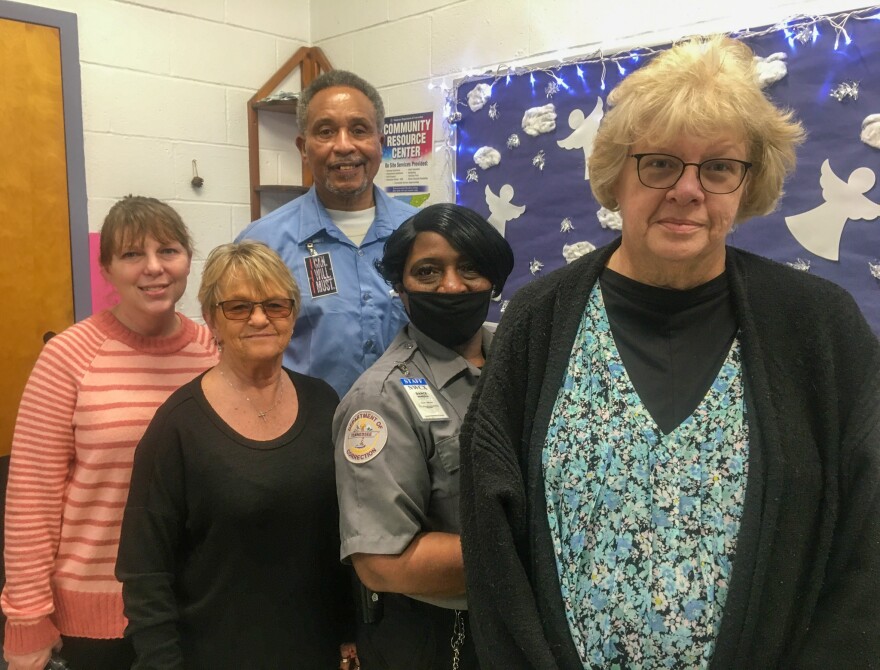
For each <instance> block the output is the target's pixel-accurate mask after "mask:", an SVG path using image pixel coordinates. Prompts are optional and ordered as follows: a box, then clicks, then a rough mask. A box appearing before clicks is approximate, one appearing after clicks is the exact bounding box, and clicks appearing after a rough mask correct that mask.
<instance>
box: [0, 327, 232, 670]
mask: <svg viewBox="0 0 880 670" xmlns="http://www.w3.org/2000/svg"><path fill="white" fill-rule="evenodd" d="M180 319H181V321H182V324H183V327H182V328H181V329H180V330H179V331H178V332H177V334H175V335H173V336H172V337H168V338H155V337H144V336H142V335H138V334H137V333H134V332H132V331H130V330H128V329H127V328H126V327H125V326H123V325H122V324H121V323H120V322H119V321H118V320H117V319H116V317H114V316H113V315H112V314H111V313H110V312H101V313H100V314H97V315H95V316H92V317H90V318H88V319H86V320H85V321H82V322H81V323H78V324H76V325H74V326H72V327H71V328H68V329H67V330H65V331H64V332H63V333H61V334H60V335H58V336H57V337H55V338H53V339H52V340H50V341H49V342H48V343H47V344H46V346H45V347H44V348H43V351H42V352H41V354H40V357H39V358H38V360H37V363H36V365H35V366H34V370H33V372H32V373H31V376H30V378H29V379H28V382H27V385H26V387H25V390H24V394H23V395H22V398H21V405H20V406H19V409H18V418H17V419H16V423H15V433H14V435H13V438H12V459H11V461H10V467H9V484H8V488H7V495H6V548H5V560H6V586H5V588H4V589H3V595H2V598H0V604H2V607H3V612H4V613H5V614H6V616H7V618H8V620H7V623H6V642H5V645H4V647H5V650H6V651H7V652H9V653H13V654H24V653H29V652H32V651H36V650H38V649H43V648H45V647H48V646H49V645H51V644H53V642H55V641H56V640H57V639H58V635H59V633H61V634H64V635H71V636H75V637H87V638H99V639H108V638H119V637H122V633H123V630H124V628H125V625H126V620H125V617H124V616H123V614H122V585H121V584H120V583H119V582H118V581H117V580H116V578H115V577H114V575H113V570H114V567H115V563H116V552H117V548H118V546H119V527H120V524H121V522H122V512H123V509H124V508H125V501H126V498H127V497H128V485H129V479H130V477H131V464H132V458H133V457H134V449H135V446H136V445H137V443H138V441H139V440H140V438H141V436H142V435H143V434H144V431H145V430H146V427H147V424H148V423H149V422H150V420H151V419H152V418H153V414H154V413H155V411H156V409H157V408H158V407H159V405H161V404H162V403H163V402H165V400H166V399H167V398H168V396H169V395H170V394H171V393H172V392H173V391H174V390H175V389H177V388H178V387H179V386H181V385H182V384H184V383H186V382H188V381H190V380H191V379H193V378H194V377H195V376H196V375H197V374H199V373H200V372H202V371H203V370H206V369H208V368H209V367H211V366H212V365H214V364H215V363H216V362H217V350H216V347H215V345H214V342H213V340H212V338H211V334H210V332H209V331H208V329H207V328H205V327H204V326H199V325H197V324H196V323H194V322H193V321H190V320H189V319H187V318H186V317H184V316H182V315H180Z"/></svg>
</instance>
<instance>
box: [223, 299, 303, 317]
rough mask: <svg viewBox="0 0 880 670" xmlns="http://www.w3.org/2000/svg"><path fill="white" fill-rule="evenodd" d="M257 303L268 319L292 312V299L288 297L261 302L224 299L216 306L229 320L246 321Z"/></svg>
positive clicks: (286, 315)
mask: <svg viewBox="0 0 880 670" xmlns="http://www.w3.org/2000/svg"><path fill="white" fill-rule="evenodd" d="M257 305H259V306H260V307H261V308H262V309H263V314H265V315H266V318H269V319H284V318H286V317H288V316H290V313H291V312H293V305H294V301H293V300H292V299H290V298H269V299H267V300H263V301H261V302H254V301H253V300H224V301H223V302H218V303H217V307H219V308H220V309H222V310H223V316H225V317H226V318H227V319H230V320H231V321H247V320H248V319H250V318H251V314H253V313H254V308H255V307H257Z"/></svg>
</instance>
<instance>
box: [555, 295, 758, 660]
mask: <svg viewBox="0 0 880 670" xmlns="http://www.w3.org/2000/svg"><path fill="white" fill-rule="evenodd" d="M741 368H742V366H741V360H740V348H739V341H738V340H735V341H734V343H733V346H732V347H731V349H730V352H729V354H728V356H727V359H726V360H725V362H724V364H723V365H722V366H721V370H720V371H719V373H718V376H717V377H716V379H715V382H714V383H713V384H712V387H711V388H710V389H709V391H708V393H707V394H706V396H705V398H704V399H703V401H702V402H701V403H700V405H699V406H698V407H697V409H696V410H695V411H694V413H693V414H692V415H691V416H690V417H688V418H687V419H686V420H685V421H684V422H683V423H682V424H681V425H680V426H678V427H677V428H676V429H675V430H674V431H672V432H671V433H669V434H667V435H664V434H663V433H662V432H661V430H660V429H659V428H658V427H657V425H656V424H655V423H654V420H653V419H652V418H651V416H650V414H649V413H648V412H647V411H646V410H645V408H644V406H643V405H642V402H641V400H640V399H639V396H638V395H637V393H636V391H635V389H634V388H633V385H632V383H631V382H630V379H629V377H628V375H627V372H626V370H625V369H624V367H623V364H622V362H621V359H620V355H619V353H618V351H617V347H616V345H615V343H614V338H613V336H612V334H611V329H610V326H609V324H608V317H607V314H606V312H605V306H604V303H603V301H602V294H601V290H600V288H599V284H598V282H597V283H596V285H595V287H594V288H593V291H592V294H591V296H590V301H589V303H588V306H587V309H586V312H585V314H584V317H583V319H582V321H581V325H580V329H579V330H578V334H577V337H576V339H575V342H574V346H573V347H572V355H571V361H570V363H569V366H568V371H567V373H566V376H565V381H564V383H563V386H562V388H561V389H560V390H559V395H558V396H557V398H556V404H555V406H554V409H553V413H552V416H551V419H550V425H549V428H548V431H547V438H546V442H545V445H544V451H543V468H544V481H545V495H546V501H547V518H548V521H549V524H550V533H551V536H552V539H553V546H554V549H555V553H556V566H557V570H558V573H559V581H560V586H561V589H562V598H563V601H564V603H565V611H566V616H567V618H568V625H569V630H570V631H571V635H572V639H573V640H574V643H575V646H576V648H577V650H578V652H579V654H580V657H581V660H582V661H583V664H584V667H585V668H633V667H644V668H676V669H678V668H705V667H708V665H709V662H710V661H711V659H712V654H713V653H714V650H715V640H716V638H717V636H718V630H719V628H720V625H721V613H722V609H723V607H724V603H725V600H726V599H727V591H728V586H729V584H730V575H731V566H732V561H733V557H734V553H735V550H736V538H737V534H738V532H739V523H740V517H741V516H742V506H743V499H744V496H745V487H746V477H747V467H748V426H747V425H746V421H745V404H744V402H743V384H742V375H741Z"/></svg>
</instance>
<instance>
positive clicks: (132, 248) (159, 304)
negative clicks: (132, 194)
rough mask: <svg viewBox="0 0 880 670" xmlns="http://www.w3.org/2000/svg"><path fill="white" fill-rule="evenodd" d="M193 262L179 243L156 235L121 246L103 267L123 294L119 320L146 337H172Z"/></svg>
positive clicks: (129, 241)
mask: <svg viewBox="0 0 880 670" xmlns="http://www.w3.org/2000/svg"><path fill="white" fill-rule="evenodd" d="M190 260H191V259H190V256H189V254H188V253H187V251H186V249H185V248H184V247H183V245H181V244H180V243H179V242H159V241H158V240H157V239H156V238H154V237H153V236H152V235H146V236H145V237H144V239H143V241H134V240H127V241H125V242H124V243H122V244H119V245H118V249H116V250H115V251H114V252H113V255H112V257H111V260H110V263H109V265H107V266H105V267H103V268H101V273H102V274H103V276H104V278H105V279H106V280H107V281H108V282H110V283H111V284H112V285H113V288H115V289H116V291H117V293H118V294H119V304H118V305H116V307H114V308H113V313H114V314H115V315H116V318H118V319H119V320H120V321H121V322H122V323H123V324H125V325H126V326H127V327H128V328H130V329H131V330H133V331H135V332H137V333H140V334H142V335H165V334H168V330H169V328H171V327H172V326H173V325H175V324H176V318H175V313H174V309H175V306H176V305H177V301H178V300H180V298H181V297H182V296H183V293H184V291H186V279H187V277H188V276H189V269H190Z"/></svg>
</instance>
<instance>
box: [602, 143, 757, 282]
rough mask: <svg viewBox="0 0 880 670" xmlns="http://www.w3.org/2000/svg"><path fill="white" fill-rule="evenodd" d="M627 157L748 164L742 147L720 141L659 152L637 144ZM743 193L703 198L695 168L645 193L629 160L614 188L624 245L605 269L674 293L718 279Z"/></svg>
mask: <svg viewBox="0 0 880 670" xmlns="http://www.w3.org/2000/svg"><path fill="white" fill-rule="evenodd" d="M629 153H631V154H637V153H663V154H670V155H673V156H677V157H678V158H681V159H682V160H683V161H685V162H687V163H701V162H703V161H705V160H707V159H709V158H736V159H739V160H746V158H747V157H746V145H745V142H743V141H740V140H736V139H733V138H723V137H722V138H720V139H715V140H711V141H707V140H703V139H694V138H691V137H684V138H680V139H679V140H678V141H676V142H673V143H670V144H669V145H663V146H654V145H651V144H649V143H647V142H640V143H638V144H636V145H634V146H633V147H632V148H631V151H630V152H629ZM747 181H748V177H746V182H747ZM744 191H745V184H744V185H743V186H740V188H739V189H737V190H736V191H734V192H733V193H727V194H724V195H718V194H714V193H707V192H706V191H705V190H704V189H703V188H702V186H701V185H700V180H699V177H698V175H697V168H696V167H693V166H690V167H686V168H685V171H684V174H683V175H682V176H681V178H680V179H679V180H678V182H677V183H676V184H675V185H674V186H672V187H671V188H668V189H653V188H648V187H646V186H644V185H643V184H642V183H641V182H640V181H639V176H638V172H637V169H636V160H635V159H633V158H628V159H627V160H626V162H625V163H624V166H623V169H622V171H621V173H620V176H619V177H618V178H617V182H616V184H615V187H614V195H615V198H616V199H617V202H618V203H620V213H621V217H622V219H623V231H622V234H623V240H622V242H621V245H620V248H619V249H618V250H617V251H616V252H615V253H614V255H613V256H612V258H611V261H610V262H609V264H608V267H609V268H611V269H612V270H615V271H616V272H619V273H620V274H623V275H625V276H627V277H629V278H631V279H634V280H636V281H640V282H642V283H645V284H651V285H654V286H666V287H670V288H677V289H685V288H691V287H693V286H698V285H699V284H702V283H704V282H706V281H709V280H710V279H713V278H714V277H717V276H718V275H720V274H721V273H722V272H723V271H724V259H725V250H724V244H725V240H726V238H727V234H728V233H729V232H730V230H731V229H732V228H733V224H734V220H735V219H736V214H737V210H738V209H739V204H740V200H741V199H742V195H743V192H744Z"/></svg>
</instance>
